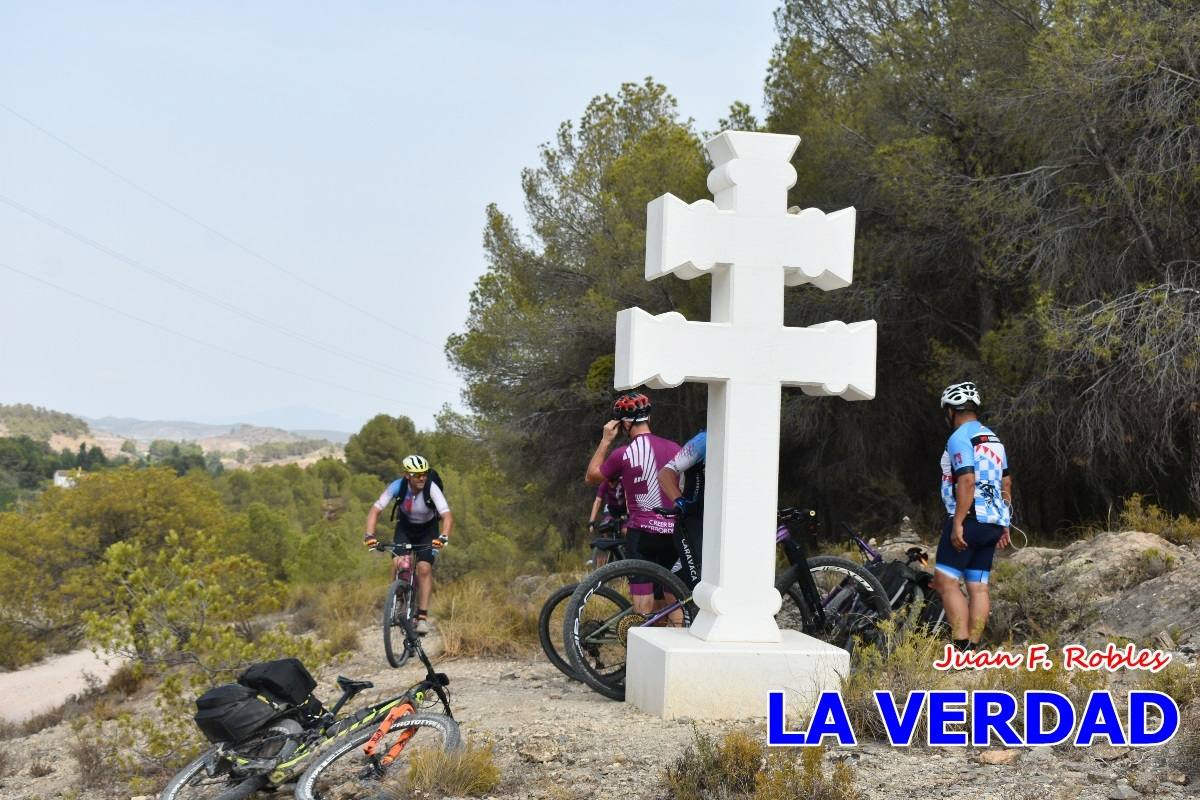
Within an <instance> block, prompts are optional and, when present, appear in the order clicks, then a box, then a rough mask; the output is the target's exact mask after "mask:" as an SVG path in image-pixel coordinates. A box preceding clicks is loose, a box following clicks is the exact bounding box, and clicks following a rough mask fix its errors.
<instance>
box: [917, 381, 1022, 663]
mask: <svg viewBox="0 0 1200 800" xmlns="http://www.w3.org/2000/svg"><path fill="white" fill-rule="evenodd" d="M941 406H942V410H943V412H944V413H945V415H946V424H947V425H949V427H950V430H951V431H952V432H951V434H950V438H949V440H948V441H947V442H946V449H945V451H944V452H943V453H942V463H941V468H942V502H943V503H944V504H945V506H946V514H947V517H946V522H945V524H944V525H943V526H942V539H941V542H939V543H938V549H937V558H936V563H935V569H936V575H935V576H934V581H933V585H934V588H935V589H937V591H938V594H940V595H941V598H942V605H943V606H944V607H945V609H946V621H947V622H949V623H950V628H951V632H952V635H953V637H954V644H955V646H957V647H958V648H959V649H960V650H970V649H974V648H975V647H976V646H977V645H978V644H979V640H980V638H981V637H982V635H983V629H984V627H985V626H986V625H987V619H988V614H989V613H990V612H991V598H990V597H989V595H988V576H989V573H990V572H991V569H992V559H993V557H994V556H995V553H996V548H998V547H999V548H1004V547H1007V546H1008V544H1009V530H1008V526H1009V523H1010V522H1011V521H1012V506H1011V503H1012V479H1011V478H1010V477H1009V471H1008V453H1007V452H1006V451H1005V449H1004V444H1003V443H1002V442H1001V441H1000V438H999V437H998V436H996V434H995V433H993V432H992V431H991V430H990V429H989V428H987V427H986V426H985V425H983V423H981V422H980V421H979V417H978V411H979V407H980V399H979V390H978V389H977V388H976V387H975V384H974V383H971V382H969V381H968V382H964V383H955V384H952V385H950V386H948V387H946V390H945V391H944V392H942V400H941ZM960 580H961V581H964V582H965V583H966V585H967V597H966V598H964V597H963V596H962V592H961V591H959V588H958V582H959V581H960Z"/></svg>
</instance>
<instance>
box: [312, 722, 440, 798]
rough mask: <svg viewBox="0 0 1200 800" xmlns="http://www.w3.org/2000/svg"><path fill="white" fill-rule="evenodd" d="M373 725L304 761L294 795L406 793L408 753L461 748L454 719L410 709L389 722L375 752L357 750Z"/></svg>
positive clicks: (411, 755)
mask: <svg viewBox="0 0 1200 800" xmlns="http://www.w3.org/2000/svg"><path fill="white" fill-rule="evenodd" d="M376 732H377V728H376V727H374V726H368V728H367V729H365V730H363V731H360V732H359V733H356V734H355V735H354V736H351V737H350V738H349V739H348V740H346V741H344V742H341V743H339V744H338V745H337V746H336V747H334V748H333V749H331V750H329V751H328V752H326V753H324V754H323V755H322V756H321V757H320V758H318V759H317V760H316V761H314V762H313V763H312V764H310V765H309V766H308V769H306V770H304V773H303V774H302V775H301V776H300V779H299V780H298V781H297V782H296V800H351V798H354V800H362V798H369V797H398V796H402V795H406V794H407V793H406V792H405V791H404V785H403V781H404V778H405V776H406V775H407V773H408V768H409V765H411V764H412V763H413V760H414V759H419V758H422V757H426V756H427V754H430V753H433V752H436V751H443V752H451V753H452V752H455V751H457V750H460V749H461V748H462V732H461V731H460V730H459V728H458V723H457V722H455V721H454V720H453V719H452V718H450V717H447V716H446V715H445V714H410V715H408V716H406V717H401V718H400V719H398V720H396V721H395V722H393V723H392V726H391V729H390V730H389V731H388V732H387V733H386V734H385V735H384V736H383V738H382V739H380V740H379V741H378V743H377V746H376V749H375V757H374V758H372V757H368V756H367V755H366V754H365V753H364V752H363V750H362V747H363V745H365V744H366V743H367V740H368V739H370V738H371V737H372V736H374V735H375V734H376ZM397 746H400V747H401V750H400V751H399V753H398V754H397V755H396V757H395V759H394V760H392V761H390V762H389V763H388V764H386V765H385V764H383V763H382V762H383V761H385V760H387V757H388V756H390V755H392V750H393V749H394V748H396V747H397Z"/></svg>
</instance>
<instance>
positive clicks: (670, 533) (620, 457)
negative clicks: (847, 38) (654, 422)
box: [586, 392, 679, 614]
mask: <svg viewBox="0 0 1200 800" xmlns="http://www.w3.org/2000/svg"><path fill="white" fill-rule="evenodd" d="M651 410H652V407H651V404H650V398H649V397H647V396H646V395H644V394H642V393H641V392H626V393H624V394H621V395H620V396H618V397H617V399H616V400H615V401H614V402H613V406H612V414H613V419H611V420H610V421H609V422H607V423H605V425H604V431H603V433H602V434H601V437H600V443H599V444H598V445H597V446H596V452H595V453H593V454H592V459H591V461H590V462H589V463H588V468H587V478H586V480H587V482H588V484H589V485H591V486H596V485H598V484H600V483H602V482H604V481H610V480H612V479H613V478H619V479H620V481H621V488H622V489H623V490H624V493H625V502H626V505H627V508H628V511H629V520H628V533H627V534H626V542H627V545H626V552H627V553H628V554H629V557H630V558H639V559H643V560H646V561H653V562H654V563H656V564H659V565H661V566H662V567H664V568H665V569H668V570H669V569H671V567H672V566H674V565H675V559H676V558H677V557H678V553H677V550H676V547H675V537H674V533H675V521H674V520H673V519H671V518H670V517H666V516H663V515H662V514H660V513H658V512H657V511H655V510H654V509H655V508H657V507H660V506H662V505H663V503H664V502H665V500H664V498H663V494H662V489H661V488H660V486H659V483H658V470H659V465H660V464H665V463H666V462H668V461H670V460H671V459H672V458H674V457H675V454H676V453H678V452H679V445H678V444H676V443H675V442H672V441H671V440H670V439H664V438H662V437H661V436H655V435H654V434H653V433H651V432H650V412H651ZM618 433H625V434H626V435H627V436H629V444H626V445H622V446H620V447H618V448H616V449H615V450H613V451H612V453H611V454H609V452H608V451H609V448H610V447H612V444H613V441H614V440H615V439H616V438H617V434H618ZM629 592H630V594H631V595H632V596H633V597H632V599H633V606H634V609H635V610H636V611H637V612H638V613H640V614H648V613H650V612H651V611H653V610H654V607H655V597H654V587H653V585H651V584H648V583H646V584H643V583H635V584H630V587H629ZM664 599H665V598H660V599H659V602H662V601H663V600H664ZM665 601H666V602H667V603H670V602H674V598H669V599H665Z"/></svg>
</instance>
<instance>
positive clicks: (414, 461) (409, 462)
mask: <svg viewBox="0 0 1200 800" xmlns="http://www.w3.org/2000/svg"><path fill="white" fill-rule="evenodd" d="M400 463H401V466H403V467H404V471H405V472H408V473H411V474H413V475H419V474H421V473H422V472H429V462H428V461H426V460H425V459H423V458H421V457H420V456H418V455H416V454H413V455H411V456H405V457H404V461H402V462H400Z"/></svg>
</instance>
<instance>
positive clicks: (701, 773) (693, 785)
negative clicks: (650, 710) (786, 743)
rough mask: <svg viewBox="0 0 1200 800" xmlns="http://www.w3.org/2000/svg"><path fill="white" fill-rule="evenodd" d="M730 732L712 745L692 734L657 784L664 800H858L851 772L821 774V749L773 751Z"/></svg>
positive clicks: (753, 739) (742, 733)
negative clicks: (664, 793) (688, 742)
mask: <svg viewBox="0 0 1200 800" xmlns="http://www.w3.org/2000/svg"><path fill="white" fill-rule="evenodd" d="M761 739H762V737H761V736H758V737H755V736H752V735H750V734H748V733H747V732H745V731H742V730H732V731H729V732H728V733H726V734H725V736H724V737H723V738H722V739H721V740H720V741H716V740H715V739H714V738H713V737H711V736H709V735H707V734H703V733H700V732H699V731H697V732H696V733H695V734H694V739H693V741H692V743H691V744H690V745H688V747H687V749H686V750H684V752H683V754H682V755H681V756H680V757H679V758H678V759H676V761H675V763H674V764H672V765H670V766H668V767H667V768H666V770H665V771H664V773H663V775H662V778H661V782H662V786H663V788H664V789H665V790H666V797H667V798H668V800H726V799H727V798H728V799H730V800H732V798H746V799H747V800H751V799H752V800H857V798H858V797H859V795H858V793H857V792H856V791H855V790H854V775H853V772H852V770H851V769H850V768H849V767H847V766H845V765H843V764H838V765H835V766H834V768H833V773H832V775H826V773H825V762H824V753H825V750H824V748H822V747H805V748H801V749H800V750H799V752H797V751H795V750H793V749H791V748H777V749H774V750H772V751H770V752H769V753H768V752H767V748H766V747H765V746H764V745H763V743H762V741H761Z"/></svg>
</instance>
